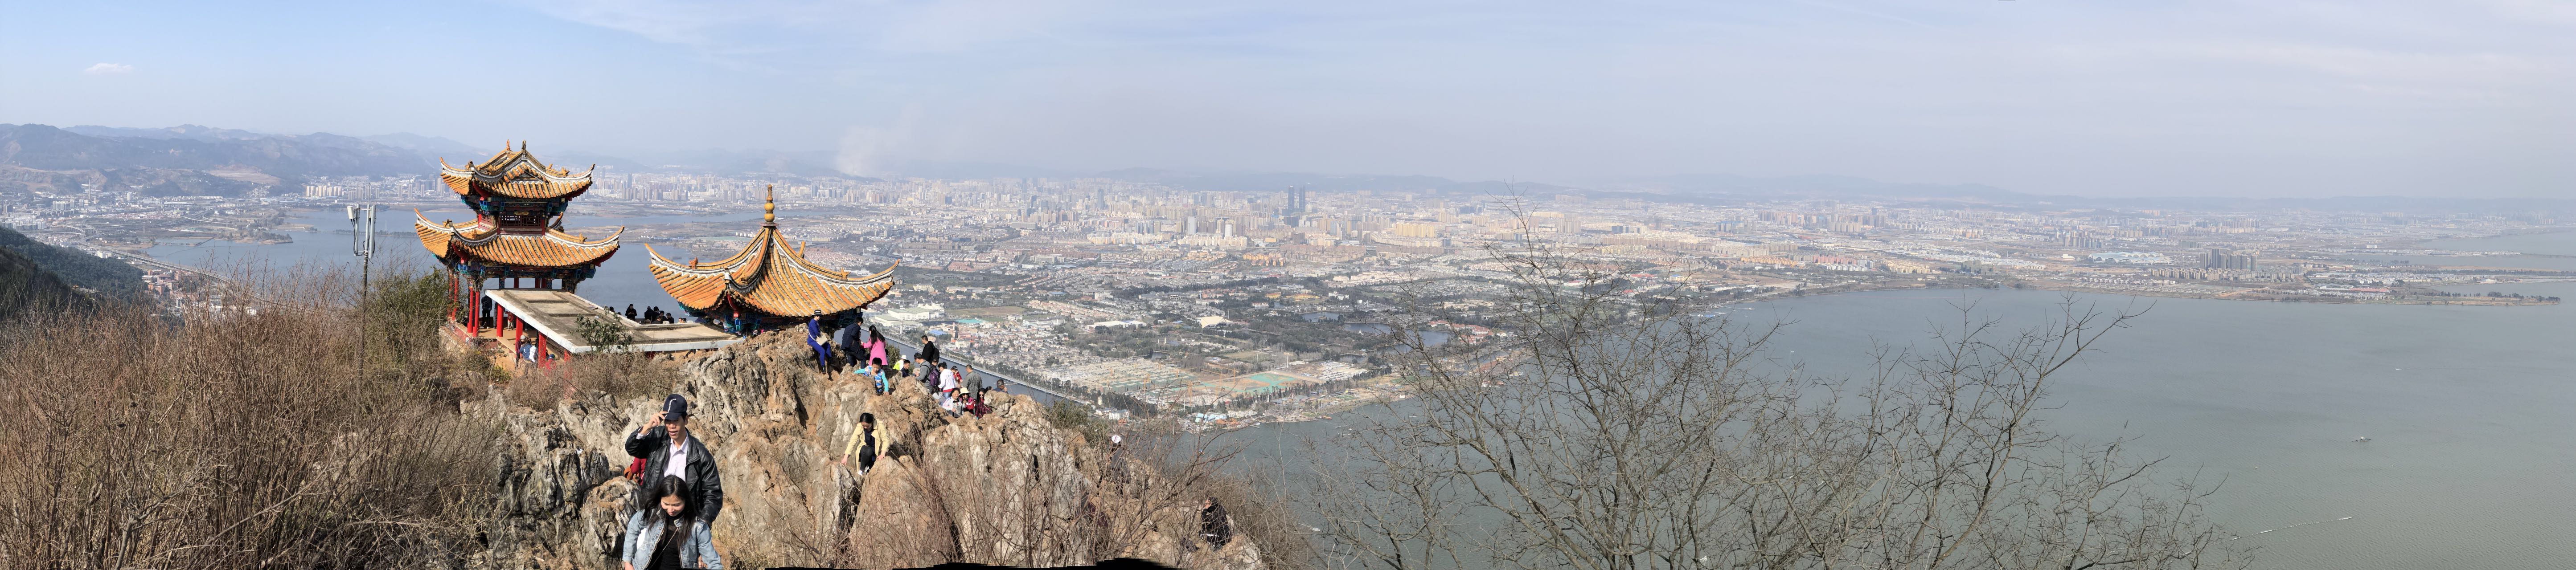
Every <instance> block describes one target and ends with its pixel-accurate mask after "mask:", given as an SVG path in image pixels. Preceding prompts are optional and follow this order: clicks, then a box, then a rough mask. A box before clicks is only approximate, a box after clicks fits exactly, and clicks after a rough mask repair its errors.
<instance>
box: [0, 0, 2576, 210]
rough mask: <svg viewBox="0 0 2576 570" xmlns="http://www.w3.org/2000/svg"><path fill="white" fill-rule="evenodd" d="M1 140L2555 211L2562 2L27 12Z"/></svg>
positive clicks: (2, 63)
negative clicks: (2488, 205) (363, 138)
mask: <svg viewBox="0 0 2576 570" xmlns="http://www.w3.org/2000/svg"><path fill="white" fill-rule="evenodd" d="M0 8H5V13H8V14H10V16H9V20H10V22H11V23H10V25H9V32H8V33H7V34H0V79H5V83H0V87H5V88H0V122H7V123H45V124H54V125H73V124H103V125H111V126H168V125H174V124H180V123H196V124H204V125H210V126H219V127H229V128H241V129H251V130H261V131H271V132H289V133H303V132H312V131H328V132H334V133H341V134H377V133H385V132H395V131H410V132H416V133H422V134H429V135H437V136H444V137H449V138H453V139H457V140H461V141H465V142H468V143H472V144H476V145H485V144H488V145H491V146H494V147H497V146H499V144H500V142H501V140H502V139H505V138H507V139H533V140H534V141H536V142H535V148H536V149H537V150H539V154H540V155H542V154H544V153H543V150H544V149H546V148H549V147H552V148H561V149H579V150H588V151H595V152H601V153H609V154H618V153H636V152H649V151H667V150H676V149H688V148H705V147H727V148H775V149H786V150H838V151H839V153H840V155H841V157H842V161H841V162H842V165H843V167H844V168H845V169H848V170H852V171H855V172H858V173H875V172H877V171H879V170H880V169H882V168H883V167H884V166H885V165H889V164H899V163H902V162H903V161H912V160H926V161H966V162H993V163H1007V164H1022V165H1032V166H1043V167H1052V168H1063V169H1074V170H1105V169H1112V168H1123V167H1131V166H1146V167H1160V168H1176V169H1197V170H1259V171H1277V170H1285V171H1313V172H1344V173H1383V174H1431V175H1439V176H1448V177H1453V178H1462V179H1503V178H1518V179H1521V180H1536V181H1543V182H1544V181H1581V180H1587V179H1597V178H1599V177H1606V176H1625V175H1660V174H1673V173H1732V174H1744V175H1755V176H1776V175H1793V174H1816V173H1822V174H1846V175H1854V176H1865V177H1871V178H1877V179H1882V180H1892V181H1911V182H1943V183H1953V182H1978V183H1986V184H1993V185H1997V186H2002V187H2006V188H2011V189H2014V190H2021V191H2026V192H2038V193H2068V194H2085V195H2253V196H2326V195H2356V194H2406V195H2429V196H2534V197H2539V196H2562V197H2576V2H2567V1H2560V0H2478V1H2454V2H2428V1H2423V0H2407V1H2384V2H2383V1H2369V0H2361V1H2335V2H2308V1H2299V0H2260V1H2244V2H2222V1H2196V0H2180V1H2159V2H2133V1H2107V0H2103V1H2085V2H2073V1H2056V0H1941V1H1925V2H1895V1H1863V0H1817V1H1781V2H1746V3H1733V2H1672V3H1608V2H1562V1H1557V2H1531V3H1505V2H1319V1H1311V0H1310V1H1297V2H1278V3H1258V2H1204V1H1186V2H1124V1H1081V0H1067V1H1050V2H1026V3H1020V2H805V1H795V0H755V1H749V2H696V1H687V0H643V1H608V0H530V1H526V2H499V3H486V2H404V3H394V2H365V1H362V2H329V3H314V4H271V3H250V2H243V3H234V2H173V3H167V4H162V3H116V2H35V1H29V0H10V1H9V2H7V4H6V5H5V6H0Z"/></svg>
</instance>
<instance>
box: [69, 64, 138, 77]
mask: <svg viewBox="0 0 2576 570" xmlns="http://www.w3.org/2000/svg"><path fill="white" fill-rule="evenodd" d="M133 72H134V66H131V65H126V64H122V63H101V64H97V65H92V66H89V69H83V70H81V73H87V74H90V75H113V74H118V73H133Z"/></svg>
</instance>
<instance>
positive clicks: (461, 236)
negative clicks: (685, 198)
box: [412, 212, 626, 267]
mask: <svg viewBox="0 0 2576 570" xmlns="http://www.w3.org/2000/svg"><path fill="white" fill-rule="evenodd" d="M412 216H413V217H414V218H417V221H414V222H412V231H413V232H414V233H418V234H420V246H421V247H424V248H428V249H429V253H430V255H435V256H438V258H439V259H453V258H455V257H456V256H451V255H450V254H451V253H453V254H456V255H457V256H471V257H473V258H475V259H481V260H484V261H487V262H492V263H499V264H506V265H520V266H527V267H570V266H574V265H583V264H590V263H597V262H599V261H601V260H605V259H608V256H609V255H610V254H614V253H617V236H619V235H623V234H625V233H626V228H622V227H621V228H617V233H614V234H609V236H608V237H605V238H600V239H596V240H592V239H584V238H582V237H581V236H577V235H572V234H568V233H564V232H563V230H556V229H548V230H546V231H545V233H530V234H523V233H505V232H502V231H500V230H499V229H498V228H495V227H493V226H492V225H491V224H489V223H485V222H483V221H481V220H476V222H475V223H474V224H471V225H465V226H458V225H456V224H455V223H454V222H447V223H440V222H432V221H429V219H428V218H422V217H420V213H419V212H413V213H412Z"/></svg>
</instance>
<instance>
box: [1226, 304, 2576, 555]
mask: <svg viewBox="0 0 2576 570" xmlns="http://www.w3.org/2000/svg"><path fill="white" fill-rule="evenodd" d="M2480 288H2481V290H2484V289H2488V288H2495V289H2504V290H2507V291H2508V292H2520V293H2525V294H2541V295H2557V296H2570V295H2576V283H2530V284H2505V285H2484V286H2480ZM2063 298H2065V297H2064V295H2063V294H2061V293H2055V292H2045V291H2012V290H2003V291H1985V290H1972V291H1884V292H1870V293H1858V294H1847V295H1826V296H1810V297H1801V298H1793V299H1788V300H1781V301H1769V302H1762V303H1755V304H1750V305H1745V307H1750V308H1751V309H1752V310H1739V311H1734V312H1732V313H1731V314H1730V315H1729V316H1730V317H1733V318H1736V319H1739V320H1740V321H1746V322H1757V323H1767V322H1780V321H1791V322H1794V324H1792V325H1791V327H1790V328H1789V329H1788V331H1787V334H1785V335H1783V336H1782V337H1780V342H1779V345H1778V347H1779V349H1780V351H1781V352H1780V354H1781V355H1783V356H1790V357H1794V358H1795V359H1796V360H1799V361H1803V362H1805V363H1806V372H1807V373H1809V374H1834V373H1837V372H1839V373H1842V374H1858V373H1861V369H1860V368H1859V367H1861V366H1863V365H1865V364H1866V363H1867V358H1868V356H1867V354H1866V353H1867V351H1868V350H1869V347H1870V343H1871V342H1873V341H1878V342H1887V343H1896V344H1905V343H1914V342H1920V341H1922V339H1925V338H1928V335H1929V333H1928V332H1927V331H1929V330H1931V327H1932V326H1934V325H1936V324H1948V325H1951V326H1953V327H1955V325H1956V323H1957V322H1958V318H1959V315H1958V312H1957V309H1956V308H1955V307H1957V306H1959V305H1963V304H1965V305H1973V307H1974V310H1975V311H1976V313H1977V314H1979V315H1983V316H1990V317H1994V318H1999V319H2003V320H2004V322H2005V323H2006V324H2007V325H2012V326H2016V327H2019V326H2028V325H2031V324H2036V323H2040V322H2043V321H2045V320H2046V319H2047V318H2048V317H2049V316H2050V315H2051V314H2053V313H2052V310H2053V306H2054V304H2055V303H2057V302H2059V301H2060V300H2061V299H2063ZM2075 298H2076V299H2077V300H2078V301H2079V302H2082V303H2088V304H2094V305H2096V306H2099V307H2101V308H2103V309H2105V310H2109V309H2117V308H2147V309H2150V310H2149V312H2148V313H2147V314H2146V315H2145V316H2143V317H2140V318H2139V319H2138V320H2136V321H2134V325H2135V326H2133V327H2131V328H2128V329H2123V330H2120V331H2117V332H2114V333H2112V335H2111V336H2110V337H2109V338H2108V340H2107V341H2106V342H2105V343H2104V344H2102V345H2101V346H2102V347H2104V350H2102V351H2101V352H2098V353H2095V354H2093V355H2091V356H2090V357H2088V358H2086V359H2085V360H2084V361H2083V362H2081V363H2080V364H2079V365H2077V366H2074V367H2071V369H2070V370H2068V371H2067V372H2066V373H2065V374H2064V375H2063V376H2061V377H2060V378H2059V379H2058V380H2057V384H2056V386H2057V387H2056V390H2055V395H2056V398H2057V399H2058V400H2059V401H2060V402H2062V403H2063V404H2064V407H2063V408H2061V409H2058V410H2055V411H2053V412H2050V413H2049V414H2048V416H2047V417H2046V421H2047V422H2048V424H2047V425H2048V426H2049V427H2050V428H2052V429H2055V430H2059V431H2061V432H2064V433H2068V434H2071V435H2074V436H2076V437H2079V438H2084V439H2090V440H2101V439H2106V438H2110V437H2115V436H2124V435H2126V436H2141V437H2143V439H2142V440H2140V441H2139V442H2138V443H2137V444H2136V447H2135V449H2138V450H2141V451H2144V452H2148V453H2154V454H2158V455H2164V456H2169V457H2170V458H2171V459H2170V460H2169V461H2168V462H2167V463H2166V467H2167V469H2166V470H2165V471H2164V473H2165V474H2167V475H2172V476H2187V475H2190V474H2191V473H2192V472H2193V471H2195V470H2198V471H2200V474H2201V476H2202V477H2203V478H2205V479H2206V480H2209V481H2216V480H2217V479H2218V478H2219V477H2225V478H2226V479H2227V482H2226V487H2225V489H2224V490H2223V491H2222V492H2221V493H2220V494H2219V495H2218V496H2217V497H2215V498H2214V499H2213V502H2214V505H2213V506H2212V507H2211V509H2210V513H2211V516H2212V517H2213V518H2215V519H2216V520H2218V521H2219V522H2220V523H2221V524H2225V525H2227V526H2228V527H2229V528H2230V530H2232V531H2234V532H2236V533H2238V534H2241V535H2245V536H2248V537H2251V538H2246V539H2244V540H2245V541H2250V543H2251V544H2253V545H2256V546H2260V547H2262V548H2263V551H2262V552H2261V554H2260V556H2261V563H2260V564H2259V565H2258V566H2257V567H2258V568H2281V569H2299V570H2307V569H2316V570H2325V569H2343V568H2489V569H2495V568H2531V569H2540V568H2568V567H2571V566H2576V541H2570V540H2568V538H2569V537H2570V536H2571V535H2576V450H2571V447H2570V445H2569V444H2568V438H2569V437H2571V436H2576V415H2571V414H2570V413H2568V411H2569V410H2571V409H2576V373H2571V372H2570V371H2571V370H2576V351H2570V350H2568V346H2567V343H2568V341H2569V340H2570V339H2576V307H2571V306H2569V305H2552V306H2542V307H2434V306H2405V305H2328V304H2317V303H2265V302H2249V301H2219V300H2198V299H2143V298H2131V297H2122V296H2113V295H2078V296H2076V297H2075ZM1791 351H1794V352H1791ZM1335 429H1336V428H1335V427H1334V426H1331V425H1328V424H1326V423H1321V422H1318V423H1310V424H1291V425H1266V426H1259V427H1254V428H1249V429H1246V430H1243V431H1241V432H1237V434H1238V435H1235V436H1232V437H1244V438H1250V439H1251V440H1252V441H1254V442H1255V444H1256V445H1255V447H1256V449H1261V450H1264V451H1266V452H1268V453H1292V451H1290V450H1293V449H1294V447H1293V444H1292V442H1293V440H1294V439H1296V438H1298V437H1321V436H1326V435H1329V434H1331V433H1333V432H1334V431H1335ZM2362 436H2368V437H2370V438H2372V441H2370V442H2368V443H2355V442H2353V441H2351V440H2352V439H2353V438H2356V437H2362ZM1298 463H1299V462H1295V461H1290V462H1286V464H1287V465H1296V464H1298ZM2342 517H2354V518H2353V519H2352V520H2347V521H2340V522H2333V523H2327V524H2318V525H2310V526H2303V527H2299V528H2295V529H2289V530H2283V531H2280V532H2273V533H2268V534H2262V535H2259V536H2257V535H2255V534H2254V533H2255V532H2256V531H2261V530H2266V529H2273V528H2280V527H2286V526H2290V525H2294V524H2299V523H2307V522H2315V521H2325V520H2332V519H2337V518H2342Z"/></svg>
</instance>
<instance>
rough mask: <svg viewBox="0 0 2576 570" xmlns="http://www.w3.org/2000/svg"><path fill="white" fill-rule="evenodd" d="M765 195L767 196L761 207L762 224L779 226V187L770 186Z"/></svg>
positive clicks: (763, 199)
mask: <svg viewBox="0 0 2576 570" xmlns="http://www.w3.org/2000/svg"><path fill="white" fill-rule="evenodd" d="M764 193H765V194H766V196H764V197H763V198H762V201H763V203H762V204H761V205H760V224H761V225H765V226H776V225H778V185H776V184H771V185H769V187H768V188H767V189H765V190H764Z"/></svg>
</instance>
